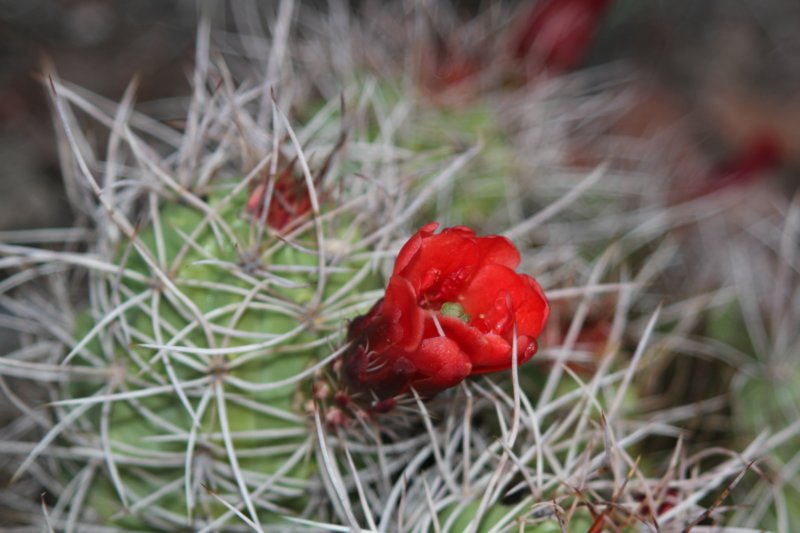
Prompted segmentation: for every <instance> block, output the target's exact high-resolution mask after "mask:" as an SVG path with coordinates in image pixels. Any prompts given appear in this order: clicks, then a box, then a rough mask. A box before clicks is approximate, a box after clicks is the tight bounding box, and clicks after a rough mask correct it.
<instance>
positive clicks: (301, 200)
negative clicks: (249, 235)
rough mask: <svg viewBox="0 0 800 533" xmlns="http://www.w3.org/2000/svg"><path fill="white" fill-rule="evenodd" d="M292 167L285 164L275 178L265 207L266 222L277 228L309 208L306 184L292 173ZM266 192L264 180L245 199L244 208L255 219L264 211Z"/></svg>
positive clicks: (280, 227)
mask: <svg viewBox="0 0 800 533" xmlns="http://www.w3.org/2000/svg"><path fill="white" fill-rule="evenodd" d="M293 167H294V165H289V166H287V168H286V169H285V170H284V171H283V172H282V173H281V174H280V175H279V176H278V178H277V179H276V180H275V186H274V188H273V190H272V197H271V198H270V202H269V207H268V209H267V218H266V223H267V225H268V226H269V227H271V228H274V229H277V230H282V229H284V228H285V227H286V226H288V225H289V223H290V222H292V221H294V220H296V219H297V218H298V217H300V216H302V215H304V214H306V213H308V212H309V211H310V210H311V199H310V198H309V196H308V189H307V188H306V184H305V182H304V181H303V180H302V179H301V178H297V177H296V176H295V175H294V172H293ZM266 194H267V181H266V180H264V181H262V182H261V183H259V184H258V185H257V186H256V188H255V189H253V192H252V193H251V194H250V197H249V198H248V199H247V206H246V207H245V210H246V211H247V212H248V213H250V214H251V215H252V216H253V218H255V219H257V220H260V219H261V215H262V214H263V212H264V202H265V199H266Z"/></svg>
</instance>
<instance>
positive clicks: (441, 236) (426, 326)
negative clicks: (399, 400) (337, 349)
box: [343, 223, 550, 400]
mask: <svg viewBox="0 0 800 533" xmlns="http://www.w3.org/2000/svg"><path fill="white" fill-rule="evenodd" d="M437 226H438V224H435V223H434V224H428V225H426V226H424V227H423V228H421V229H420V230H419V231H418V232H417V233H416V234H415V235H414V236H413V237H411V239H410V240H409V241H408V242H407V243H406V244H405V245H404V246H403V248H402V249H401V250H400V254H399V255H398V257H397V261H396V263H395V265H394V271H393V273H392V277H391V279H390V280H389V284H388V286H387V288H386V295H385V296H384V298H383V299H382V300H380V301H378V302H377V303H376V304H375V306H374V307H373V308H372V309H371V310H370V311H369V313H367V314H366V315H364V316H362V317H359V318H357V319H356V320H354V321H353V322H352V324H351V325H350V329H349V338H350V340H351V341H352V342H353V347H352V349H351V350H350V351H349V352H347V354H346V355H345V364H344V365H343V366H344V370H343V371H344V378H345V381H346V384H347V386H348V387H349V388H351V389H352V390H354V391H369V392H371V393H372V394H373V395H374V396H375V397H377V398H379V399H382V400H385V399H387V398H391V397H393V396H396V395H399V394H403V393H405V392H408V391H409V390H410V389H411V388H412V387H413V388H414V389H415V390H417V391H418V392H420V393H421V394H424V395H433V394H436V393H438V392H441V391H443V390H445V389H447V388H449V387H452V386H454V385H457V384H458V383H460V382H461V381H463V380H464V379H465V378H466V377H468V376H470V375H475V374H484V373H487V372H496V371H499V370H505V369H508V368H510V367H511V365H512V363H513V358H514V353H513V352H514V350H516V354H517V363H518V364H522V363H524V362H525V361H527V360H528V359H530V358H531V357H533V355H534V354H535V353H536V337H537V336H538V335H539V333H541V331H542V329H543V328H544V325H545V322H546V321H547V317H548V315H549V312H550V308H549V305H548V303H547V299H546V298H545V296H544V293H543V292H542V289H541V287H540V286H539V284H538V283H537V282H536V280H534V279H533V278H531V277H530V276H527V275H525V274H518V273H516V272H515V271H514V269H515V268H516V267H517V265H518V264H519V262H520V256H519V252H518V251H517V249H516V248H515V247H514V245H513V244H511V242H510V241H509V240H508V239H506V238H505V237H500V236H497V235H491V236H487V237H477V236H476V235H475V233H474V232H473V231H472V230H471V229H469V228H466V227H454V228H447V229H445V230H443V231H442V232H441V233H438V234H434V231H435V230H436V228H437Z"/></svg>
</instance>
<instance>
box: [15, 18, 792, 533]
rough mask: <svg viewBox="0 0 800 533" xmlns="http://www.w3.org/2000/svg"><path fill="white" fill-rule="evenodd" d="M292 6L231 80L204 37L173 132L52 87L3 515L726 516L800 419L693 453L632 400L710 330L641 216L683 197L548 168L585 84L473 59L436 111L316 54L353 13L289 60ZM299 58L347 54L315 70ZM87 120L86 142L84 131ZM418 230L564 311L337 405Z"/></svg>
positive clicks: (659, 238)
mask: <svg viewBox="0 0 800 533" xmlns="http://www.w3.org/2000/svg"><path fill="white" fill-rule="evenodd" d="M292 6H293V3H292V2H283V3H281V6H280V8H279V12H278V14H277V15H276V16H275V18H274V21H273V22H274V26H275V30H274V35H273V36H271V37H269V38H265V39H266V40H265V43H266V44H267V45H269V46H268V47H267V48H268V49H269V50H271V52H270V54H269V55H268V57H265V58H263V59H264V61H263V64H260V63H259V64H257V65H250V67H251V70H248V72H247V74H248V75H247V78H248V79H245V80H244V81H241V82H238V81H234V77H233V74H231V71H230V70H229V69H228V66H227V64H226V63H225V62H224V61H223V60H222V59H219V58H215V59H214V60H213V61H212V59H211V58H212V57H213V56H212V55H210V54H209V53H208V49H209V41H208V39H209V25H208V24H209V22H208V20H206V19H204V20H203V21H202V22H201V26H200V29H199V31H198V46H197V49H198V55H197V61H196V65H195V72H194V78H193V89H194V93H193V95H192V98H191V101H190V103H189V105H188V106H187V114H186V121H185V126H184V127H183V128H182V129H181V130H180V131H177V130H174V129H172V128H169V127H167V126H165V125H164V124H163V123H161V122H159V121H157V120H155V119H152V118H149V117H147V116H145V115H143V114H140V113H139V112H137V111H136V109H135V106H134V104H133V99H134V94H135V93H134V88H133V86H132V88H131V89H130V90H129V91H128V92H127V93H126V94H125V96H124V97H123V98H122V101H121V103H120V104H118V105H116V106H108V105H107V104H106V103H105V102H103V101H102V100H101V99H99V98H97V97H94V96H92V95H89V94H87V93H85V92H84V91H82V90H80V89H77V88H75V87H73V86H71V85H70V84H68V83H64V82H62V81H61V80H59V79H58V77H57V76H56V75H55V73H54V72H50V73H48V76H47V79H48V83H47V89H48V91H49V93H50V96H51V97H52V101H53V104H54V114H55V115H56V118H57V120H56V122H57V125H56V129H57V131H58V133H59V143H60V145H59V147H60V149H61V153H62V159H63V167H64V168H63V170H64V175H65V181H66V183H67V185H68V190H69V193H70V199H71V201H72V203H73V205H74V207H75V209H76V211H77V212H78V213H79V214H80V217H79V224H78V225H77V226H76V227H75V228H71V229H67V230H63V231H49V232H45V233H43V234H38V236H37V235H34V236H33V241H34V242H32V243H30V242H29V243H28V244H27V245H22V244H19V243H12V242H7V243H3V244H0V254H2V260H3V261H4V263H3V267H4V268H9V269H15V271H14V274H13V275H11V276H10V277H9V278H8V279H7V280H6V281H3V282H2V283H0V287H1V288H2V290H1V291H0V295H2V300H0V304H2V305H3V306H4V307H5V308H6V309H7V310H8V312H9V313H10V314H11V315H12V316H13V317H14V321H13V325H14V326H15V327H16V328H17V329H18V330H19V333H20V340H21V343H22V344H21V347H20V348H19V349H17V350H15V351H13V352H11V353H9V354H6V355H5V356H4V357H3V358H2V359H0V387H2V390H3V392H4V393H5V395H6V396H8V397H9V398H10V399H11V401H12V402H13V404H14V407H15V408H16V409H17V410H18V411H19V412H20V413H21V416H20V417H19V418H18V419H16V420H15V421H14V422H12V423H11V424H10V425H8V426H7V427H5V428H3V429H2V432H1V433H0V451H1V452H2V453H3V454H4V455H5V456H6V459H4V463H3V469H4V470H8V471H9V472H10V473H11V475H12V478H13V484H12V485H11V486H10V488H9V489H7V490H5V491H3V492H2V493H0V498H2V500H0V501H2V503H3V504H4V506H5V507H9V508H11V507H14V508H16V512H15V513H14V514H13V515H10V516H9V518H7V519H6V518H3V520H7V521H8V523H9V524H13V525H14V526H19V527H20V528H23V527H24V528H30V529H31V530H33V529H36V530H39V529H42V528H43V527H44V528H49V529H51V530H58V531H62V530H63V531H184V530H185V531H253V530H254V531H319V530H332V531H346V530H360V529H365V530H371V531H471V532H477V531H481V532H483V531H486V532H489V531H505V530H521V531H528V532H533V533H548V532H551V531H565V530H566V531H600V530H604V529H605V528H612V529H614V530H618V531H637V530H639V529H644V530H648V529H647V528H650V529H653V530H655V528H656V527H660V528H662V530H668V528H673V529H675V528H680V529H683V528H685V527H689V528H691V526H692V524H696V523H699V522H700V521H703V520H705V521H709V520H715V521H718V522H724V520H725V517H726V516H727V515H725V514H724V512H723V511H724V509H722V508H721V507H720V505H721V504H722V502H723V501H724V500H725V496H726V495H727V493H728V491H729V490H728V489H731V488H733V487H735V485H736V484H738V483H739V482H740V481H741V479H742V478H743V476H745V475H748V472H749V469H750V468H752V466H753V465H752V463H751V462H752V461H753V460H755V459H757V458H759V457H761V456H762V455H763V454H768V453H771V452H772V451H775V450H782V449H783V448H785V447H786V446H787V443H789V444H790V443H791V442H793V441H792V439H796V438H797V434H798V433H799V432H800V431H798V428H796V427H795V426H796V424H794V425H789V426H788V429H786V431H781V429H782V428H775V431H773V432H772V433H771V434H769V435H768V436H766V437H761V438H760V439H756V440H755V441H754V443H748V442H745V443H744V444H742V447H743V451H742V452H741V454H740V455H730V456H728V455H721V457H722V458H721V459H720V460H719V461H718V462H717V463H715V464H714V465H711V466H707V465H706V464H704V463H703V459H704V455H703V454H702V453H700V454H697V455H691V454H688V453H687V452H686V451H685V449H686V447H687V446H688V445H686V444H685V442H684V435H683V434H682V433H681V430H680V427H681V425H682V424H687V423H688V421H689V420H691V419H692V418H693V417H694V416H695V415H696V414H697V413H698V412H713V411H715V410H717V409H718V408H719V406H718V404H717V403H714V402H703V403H698V404H690V405H685V406H684V405H675V404H672V405H668V406H666V407H667V408H665V409H655V408H649V407H647V404H648V401H650V400H652V398H648V387H647V383H648V381H652V380H654V379H659V378H660V377H663V376H660V375H657V374H658V371H659V369H661V370H663V369H664V368H665V363H664V361H665V360H667V361H672V360H674V358H676V357H677V355H676V353H678V352H679V348H680V347H681V346H682V345H683V344H684V343H687V342H688V340H689V338H690V337H689V335H690V331H689V330H690V329H691V327H689V326H691V325H692V324H694V323H696V322H699V321H702V319H703V318H706V317H708V316H709V315H708V313H707V311H708V309H707V308H706V307H704V308H703V309H701V310H700V311H698V312H697V313H696V315H691V313H689V314H687V313H685V312H684V309H685V307H686V302H684V301H682V300H680V299H678V300H677V301H676V300H670V301H667V303H665V304H663V306H659V304H658V300H659V299H660V298H662V297H663V294H658V291H659V287H658V285H657V284H654V283H653V279H654V278H656V277H657V276H659V275H664V276H666V275H667V274H669V267H670V266H671V263H670V262H669V257H670V253H671V246H670V241H669V239H670V238H672V237H671V235H672V230H673V229H674V228H673V227H671V226H669V224H663V225H659V224H642V223H641V215H640V213H639V212H638V211H637V209H645V208H646V209H648V210H649V211H647V213H648V214H649V215H650V216H652V217H653V219H654V220H670V218H669V215H670V214H671V213H672V212H671V211H670V210H671V209H673V208H672V207H671V206H666V205H660V204H657V205H652V204H648V203H647V202H648V200H649V199H648V198H647V197H646V195H645V194H644V193H643V192H642V193H640V192H639V190H638V189H637V188H636V187H635V186H631V183H634V184H635V183H636V181H635V180H638V179H640V178H641V176H639V175H637V174H635V173H626V172H624V171H622V170H619V169H613V170H611V171H609V170H608V167H607V166H602V165H601V166H598V167H596V168H590V169H588V170H586V169H583V170H566V169H565V168H564V167H562V166H558V164H557V162H558V161H559V160H560V159H563V158H561V156H562V155H563V154H564V153H565V152H566V151H567V145H568V144H569V140H570V138H574V132H572V131H570V129H569V124H570V120H569V119H568V118H564V116H563V115H566V113H564V112H563V111H564V109H565V108H566V109H569V108H572V107H574V106H576V105H577V103H580V106H579V107H580V108H581V109H582V110H584V111H587V112H588V111H590V110H595V111H598V110H603V113H607V114H609V115H610V114H612V113H613V110H610V111H609V110H608V109H607V106H606V104H607V101H608V100H606V99H605V98H604V96H603V95H602V94H601V95H597V94H593V93H592V92H591V91H583V80H582V79H581V78H580V76H576V77H575V78H572V79H564V80H561V79H559V78H554V79H551V80H545V81H540V83H541V85H539V86H538V87H537V86H534V85H521V86H520V85H513V84H510V86H509V85H506V84H504V83H502V81H503V79H504V74H503V73H500V74H499V75H498V77H497V78H492V76H493V75H495V74H493V73H492V72H488V73H487V74H486V76H487V77H488V78H490V82H491V83H495V84H494V85H491V83H490V84H489V89H485V90H483V91H482V90H480V88H477V89H475V90H474V91H467V93H466V94H468V97H467V100H466V103H464V102H461V103H460V104H459V105H454V104H452V102H450V101H448V100H446V99H444V98H442V99H441V100H439V99H437V97H436V95H430V94H427V96H426V93H425V91H424V90H423V89H420V88H419V87H416V86H411V87H409V86H408V84H407V80H408V79H409V78H410V79H414V77H415V76H416V75H417V74H418V72H417V71H412V72H411V73H410V75H409V72H407V71H405V70H403V69H400V68H398V69H397V70H392V69H388V72H387V71H385V70H383V71H381V72H378V73H376V72H370V70H369V67H368V66H367V65H368V64H369V62H368V61H366V60H364V58H363V57H361V56H360V55H359V54H358V53H357V52H356V51H354V50H356V49H357V48H358V47H356V46H353V47H346V46H345V47H339V48H335V47H331V43H341V42H358V41H359V39H368V38H369V31H370V30H369V25H368V23H367V22H366V21H356V20H350V21H348V22H349V24H350V25H348V24H344V26H342V24H341V23H342V17H346V14H345V13H344V12H343V11H334V13H332V14H330V15H328V16H327V17H321V18H316V17H318V15H317V14H315V13H306V12H304V13H302V16H303V17H307V18H306V19H304V20H305V21H306V22H308V23H309V27H314V24H315V23H316V24H317V27H321V28H325V29H326V30H327V29H329V28H328V23H329V22H330V21H333V22H337V21H338V22H337V24H338V25H337V24H333V23H332V22H331V25H332V26H336V29H335V31H340V32H341V31H343V28H345V27H346V28H349V34H348V35H346V36H345V35H342V34H341V33H336V34H333V35H326V34H324V33H323V34H322V35H319V36H304V37H303V38H304V39H306V40H305V41H303V42H304V43H305V44H306V45H307V46H306V47H301V46H297V47H296V48H294V47H292V46H291V45H292V44H293V43H292V42H291V39H295V38H297V39H300V38H301V37H300V36H298V35H297V34H296V33H295V32H293V30H292V28H291V27H290V21H291V20H292V16H293V15H292V9H293V7H292ZM387 9H388V8H387ZM490 15H491V13H490ZM337 16H338V17H340V18H338V19H337ZM487 16H489V15H487ZM387 18H388V20H390V21H391V22H392V23H394V20H392V19H391V17H390V16H389V17H387ZM320 21H321V22H322V23H321V24H320ZM380 22H381V21H378V22H376V24H377V23H380ZM504 23H507V21H504ZM495 24H496V22H495ZM409 26H411V27H413V24H409ZM346 37H347V39H352V41H350V40H347V39H346ZM386 46H387V49H389V48H390V47H389V45H388V44H387V45H386ZM334 48H335V51H334ZM500 48H501V47H500V45H497V46H496V50H499V49H500ZM258 49H259V50H260V48H258ZM287 50H291V51H292V54H293V55H292V59H293V61H292V62H290V61H289V60H288V56H287V55H285V54H286V51H287ZM315 50H326V51H327V50H331V53H332V54H335V57H333V58H332V60H331V61H330V62H328V66H330V71H329V70H325V71H320V70H319V66H318V63H319V57H318V55H317V54H316V53H315V52H314V51H315ZM244 51H245V52H247V51H248V50H244ZM363 52H364V53H375V54H380V53H381V50H379V49H378V50H371V49H369V50H368V49H366V48H365V49H364V50H363ZM337 54H338V55H337ZM315 68H316V70H315ZM403 68H405V67H403ZM487 68H488V67H487ZM489 70H491V69H489ZM256 72H260V73H264V77H261V78H257V80H256V81H255V82H254V81H253V80H252V76H254V75H255V73H256ZM332 75H333V76H332ZM337 76H339V77H340V78H341V79H344V80H348V82H347V84H345V85H341V84H340V83H338V82H336V83H333V82H332V81H331V79H332V77H333V78H336V77H337ZM498 80H499V81H498ZM525 83H527V82H525ZM421 85H422V84H421ZM331 87H334V89H331ZM545 104H547V105H545ZM548 106H550V107H548ZM553 107H555V108H556V109H558V110H559V111H561V114H559V113H556V112H553V111H548V112H549V113H552V115H547V114H545V113H544V111H542V110H543V109H552V108H553ZM520 109H524V111H522V112H517V111H518V110H520ZM603 113H599V112H598V116H601V117H602V116H604V115H603ZM550 119H552V120H550ZM573 120H574V121H575V122H578V121H580V120H581V118H580V117H577V118H574V119H573ZM598 120H600V119H598ZM534 125H535V127H536V128H539V129H534V127H533V126H534ZM99 126H102V127H104V128H105V130H104V131H105V133H107V138H106V139H105V142H104V143H102V144H101V145H97V144H96V143H95V142H94V141H93V140H92V139H90V136H89V135H88V134H86V133H85V132H86V131H87V130H90V129H96V128H98V127H99ZM551 143H552V144H553V146H550V144H551ZM602 180H605V181H602ZM598 183H599V185H598ZM631 191H632V192H631ZM620 197H621V198H620ZM80 219H82V222H81V221H80ZM433 220H436V221H439V222H441V223H443V224H447V225H451V224H468V225H470V226H474V227H475V228H476V230H478V231H479V233H483V234H486V233H503V234H505V235H506V236H507V237H509V238H510V239H511V240H513V241H515V242H516V244H517V245H518V246H519V247H520V252H521V256H522V266H521V271H522V272H525V273H526V274H530V275H535V276H536V278H537V279H538V280H539V281H540V282H541V284H542V286H543V287H545V289H546V291H547V298H548V299H549V300H550V302H551V304H552V305H553V308H554V310H555V312H554V315H555V316H554V317H553V319H551V321H550V323H549V325H548V326H547V328H546V330H545V332H544V333H543V335H542V337H541V339H540V341H541V342H540V346H541V348H540V351H539V353H538V354H537V355H536V356H535V357H534V358H533V359H532V360H531V361H529V362H526V363H525V364H524V365H521V366H520V365H516V364H511V365H510V368H508V369H507V370H505V371H503V372H499V373H494V374H487V375H486V376H472V377H470V378H468V379H466V380H465V381H463V382H462V383H460V384H458V385H457V386H455V387H452V388H449V389H448V390H443V391H437V392H439V394H436V395H432V396H430V397H424V396H420V395H419V394H418V393H417V392H416V390H413V391H411V390H408V391H404V392H405V394H403V395H402V396H401V397H399V398H397V402H396V405H393V408H392V409H387V410H386V412H373V413H363V412H359V411H358V410H351V411H347V410H342V409H339V408H338V405H337V401H338V399H337V393H338V392H340V390H339V389H340V387H342V381H341V379H340V366H341V365H342V361H343V354H345V353H347V350H348V348H349V344H348V324H349V323H350V321H351V320H353V319H355V318H356V317H358V316H360V315H364V314H366V313H368V312H369V310H370V309H371V308H373V305H374V304H375V302H376V301H378V300H379V299H380V298H381V297H383V295H384V288H385V287H386V284H387V282H388V281H389V279H390V274H391V272H392V270H391V267H392V263H393V260H394V258H395V256H396V255H397V253H398V251H399V250H400V247H401V245H402V243H403V242H405V241H406V239H407V238H408V237H409V236H410V235H412V234H413V233H414V232H415V231H416V230H417V229H419V227H421V226H423V225H424V224H427V223H429V222H431V221H433ZM545 223H548V224H550V225H549V226H546V225H545ZM676 224H677V223H676ZM38 237H41V239H40V242H38V243H37V242H35V241H36V239H37V238H38ZM19 239H21V240H25V239H31V237H30V235H21V236H19ZM59 240H61V241H65V244H63V245H62V246H53V245H52V244H51V242H52V241H59ZM49 241H50V244H49ZM665 257H667V259H665ZM648 284H649V285H652V287H648ZM713 290H717V288H716V287H714V288H713ZM687 298H688V297H687ZM690 303H691V301H690ZM443 312H444V309H443ZM460 312H462V313H463V308H462V309H460ZM687 323H688V324H689V326H687ZM709 331H713V327H709ZM718 336H721V334H720V335H718ZM737 342H738V341H737ZM529 355H530V354H529ZM654 375H655V377H654ZM12 380H14V381H12ZM448 385H451V383H448ZM758 394H761V393H758ZM376 396H378V397H379V396H380V395H376ZM650 403H651V404H652V403H653V402H652V401H650ZM40 406H43V407H44V409H38V408H37V407H40ZM687 438H688V437H687ZM753 438H755V435H754V436H753ZM664 439H667V440H668V442H670V445H669V446H667V449H666V451H662V452H661V453H657V454H656V453H651V452H650V446H651V445H652V444H653V443H663V442H664ZM740 444H741V443H740ZM692 451H694V450H692ZM778 457H782V456H778ZM790 459H791V458H789V460H790ZM792 464H794V463H792ZM747 483H756V484H757V482H754V481H752V480H751V478H750V477H748V478H747V481H746V482H745V484H747ZM757 486H758V487H759V490H763V487H764V486H765V485H757ZM41 494H44V496H43V497H41V498H40V495H41ZM737 519H738V520H740V521H743V520H744V518H743V517H741V516H739V517H737Z"/></svg>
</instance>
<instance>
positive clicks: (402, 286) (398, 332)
mask: <svg viewBox="0 0 800 533" xmlns="http://www.w3.org/2000/svg"><path fill="white" fill-rule="evenodd" d="M382 313H383V319H384V320H385V321H386V323H387V327H386V330H385V333H386V342H387V343H388V344H390V345H393V346H397V347H398V348H401V349H403V350H413V349H415V348H416V347H417V346H418V345H419V343H420V342H421V341H422V328H423V325H424V312H423V310H422V309H421V308H420V307H419V306H418V305H417V295H416V294H415V293H414V289H413V287H412V286H411V284H410V283H409V282H408V281H407V280H405V279H403V278H399V277H393V278H391V279H390V280H389V286H388V287H386V297H385V298H384V300H383V310H382ZM374 349H376V350H377V349H378V348H377V347H375V348H374Z"/></svg>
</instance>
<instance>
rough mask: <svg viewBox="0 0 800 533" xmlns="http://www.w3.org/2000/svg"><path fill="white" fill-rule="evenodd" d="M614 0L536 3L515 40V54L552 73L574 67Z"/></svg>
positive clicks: (555, 0)
mask: <svg viewBox="0 0 800 533" xmlns="http://www.w3.org/2000/svg"><path fill="white" fill-rule="evenodd" d="M612 1H613V0H544V1H542V2H537V4H536V6H535V7H534V9H533V10H532V11H531V12H530V15H528V16H527V17H525V19H524V21H523V23H522V24H521V25H520V29H519V30H518V33H517V37H516V39H514V41H513V46H514V50H513V53H514V57H516V58H517V59H520V60H532V61H534V62H535V63H536V65H542V66H544V67H545V68H546V69H547V70H548V71H549V72H552V73H559V72H567V71H570V70H572V69H574V68H575V67H577V66H578V65H579V64H580V62H581V61H582V60H583V58H584V56H585V55H586V50H587V49H588V48H589V45H590V44H591V41H592V38H593V37H594V34H595V32H596V31H597V27H598V26H599V25H600V19H601V17H602V15H603V13H604V12H605V10H606V8H608V7H609V6H610V5H611V3H612ZM537 70H538V69H537Z"/></svg>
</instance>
